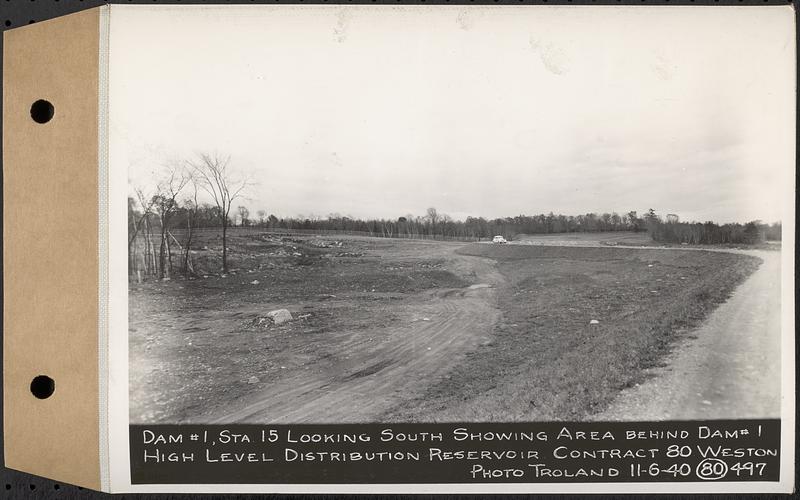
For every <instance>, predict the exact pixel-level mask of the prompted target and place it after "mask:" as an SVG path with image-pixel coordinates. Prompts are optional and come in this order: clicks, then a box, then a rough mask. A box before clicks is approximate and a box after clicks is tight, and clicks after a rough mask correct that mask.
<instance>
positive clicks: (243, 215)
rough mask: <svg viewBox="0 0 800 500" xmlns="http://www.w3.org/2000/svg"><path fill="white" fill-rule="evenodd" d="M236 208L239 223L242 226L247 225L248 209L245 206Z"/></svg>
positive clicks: (248, 220)
mask: <svg viewBox="0 0 800 500" xmlns="http://www.w3.org/2000/svg"><path fill="white" fill-rule="evenodd" d="M236 210H237V211H238V212H239V220H240V221H241V222H240V223H239V224H240V225H242V226H249V225H250V210H248V209H247V207H245V206H240V207H238V208H237V209H236Z"/></svg>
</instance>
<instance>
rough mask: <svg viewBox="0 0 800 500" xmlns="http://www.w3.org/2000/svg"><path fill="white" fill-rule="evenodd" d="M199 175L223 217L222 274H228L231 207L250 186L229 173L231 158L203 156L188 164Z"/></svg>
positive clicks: (204, 188) (201, 184)
mask: <svg viewBox="0 0 800 500" xmlns="http://www.w3.org/2000/svg"><path fill="white" fill-rule="evenodd" d="M188 163H189V165H190V166H191V167H192V169H193V170H194V171H195V172H196V173H197V176H198V180H200V181H201V182H200V186H201V187H202V189H203V190H204V191H206V192H207V193H208V194H209V195H210V196H211V198H213V200H214V203H215V204H216V205H217V208H218V209H219V211H220V214H221V215H222V272H223V273H227V272H228V239H227V235H228V223H229V216H230V212H231V206H232V204H233V202H234V200H236V199H237V198H239V197H240V196H241V195H242V191H244V189H245V188H246V187H247V186H248V185H249V182H248V181H247V179H243V180H235V179H234V178H233V176H232V175H231V172H230V171H228V165H229V164H230V156H228V157H227V158H220V157H219V156H217V155H210V154H201V155H199V158H198V160H196V161H190V162H188Z"/></svg>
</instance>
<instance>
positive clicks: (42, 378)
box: [31, 375, 56, 399]
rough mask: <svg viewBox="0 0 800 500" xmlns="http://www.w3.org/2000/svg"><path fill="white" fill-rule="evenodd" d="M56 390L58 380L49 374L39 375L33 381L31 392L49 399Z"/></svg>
mask: <svg viewBox="0 0 800 500" xmlns="http://www.w3.org/2000/svg"><path fill="white" fill-rule="evenodd" d="M55 391H56V382H55V380H53V379H51V378H50V377H48V376H47V375H38V376H36V377H34V378H33V380H32V381H31V393H32V394H33V395H34V396H36V397H37V398H39V399H47V398H49V397H50V396H52V395H53V393H54V392H55Z"/></svg>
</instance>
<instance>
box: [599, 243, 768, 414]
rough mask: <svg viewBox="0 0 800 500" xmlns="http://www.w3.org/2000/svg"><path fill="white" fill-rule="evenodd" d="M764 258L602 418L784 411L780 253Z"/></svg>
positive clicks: (758, 253) (762, 253) (762, 255)
mask: <svg viewBox="0 0 800 500" xmlns="http://www.w3.org/2000/svg"><path fill="white" fill-rule="evenodd" d="M746 253H749V254H751V255H756V256H758V257H760V258H761V259H763V260H764V263H763V264H762V265H761V267H760V268H759V269H758V270H757V271H756V272H755V273H753V275H752V276H750V278H748V279H747V281H746V282H744V283H743V284H742V285H741V286H740V287H739V288H738V289H737V290H736V291H735V292H734V294H733V296H731V298H730V299H729V300H728V301H727V302H726V303H724V304H722V305H721V306H720V307H719V308H718V309H717V310H716V311H714V312H713V313H712V315H711V316H710V317H709V318H708V319H707V320H706V321H705V322H704V323H703V326H701V327H700V328H699V329H698V330H696V331H695V332H693V335H692V336H691V337H690V338H688V339H686V340H684V341H682V342H680V343H679V344H678V345H676V346H675V348H674V350H673V352H672V354H671V355H670V356H669V358H668V359H667V360H666V366H664V367H663V368H658V369H655V370H653V371H652V375H653V377H652V378H651V379H649V380H648V381H647V382H645V383H643V384H641V385H639V386H637V387H634V388H631V389H628V390H626V391H623V392H622V393H621V394H620V395H619V397H618V398H617V400H616V401H615V402H614V403H613V404H612V406H611V407H610V408H608V409H607V410H606V411H604V412H603V413H601V414H598V415H596V416H595V418H594V419H595V420H685V419H705V418H770V417H779V416H780V384H781V376H780V375H781V370H780V359H781V357H780V353H781V327H780V296H781V294H780V283H781V272H780V257H781V254H780V252H770V251H751V252H746Z"/></svg>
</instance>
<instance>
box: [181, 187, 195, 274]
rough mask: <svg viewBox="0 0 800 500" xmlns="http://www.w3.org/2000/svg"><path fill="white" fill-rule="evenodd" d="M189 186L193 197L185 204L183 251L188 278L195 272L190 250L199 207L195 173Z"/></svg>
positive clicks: (184, 266)
mask: <svg viewBox="0 0 800 500" xmlns="http://www.w3.org/2000/svg"><path fill="white" fill-rule="evenodd" d="M189 175H190V177H189V186H190V189H191V191H190V193H191V197H190V198H187V199H186V201H184V202H183V206H184V207H185V208H186V248H184V249H183V274H184V275H185V276H186V277H187V278H188V277H189V274H190V273H191V272H193V270H192V261H191V257H190V254H189V252H190V249H191V247H192V238H193V236H194V228H195V226H196V225H197V210H198V208H199V205H198V203H197V189H198V186H197V175H195V174H194V172H189Z"/></svg>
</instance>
